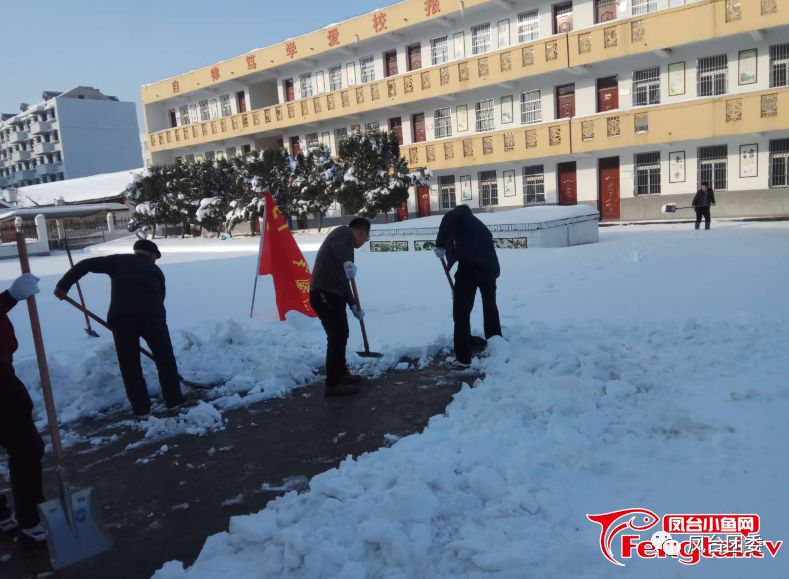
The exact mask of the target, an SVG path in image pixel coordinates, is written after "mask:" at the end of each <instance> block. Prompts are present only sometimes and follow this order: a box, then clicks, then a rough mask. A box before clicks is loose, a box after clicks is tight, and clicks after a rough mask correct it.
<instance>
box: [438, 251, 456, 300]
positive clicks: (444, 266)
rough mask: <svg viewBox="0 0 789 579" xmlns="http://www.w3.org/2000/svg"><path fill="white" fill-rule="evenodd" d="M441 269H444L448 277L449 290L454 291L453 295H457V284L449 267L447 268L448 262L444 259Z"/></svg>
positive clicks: (442, 259)
mask: <svg viewBox="0 0 789 579" xmlns="http://www.w3.org/2000/svg"><path fill="white" fill-rule="evenodd" d="M441 267H443V268H444V274H445V275H446V276H447V281H448V282H449V289H451V290H452V295H455V282H453V281H452V276H451V275H450V274H449V266H447V260H446V258H444V257H442V258H441Z"/></svg>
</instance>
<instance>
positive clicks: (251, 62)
mask: <svg viewBox="0 0 789 579" xmlns="http://www.w3.org/2000/svg"><path fill="white" fill-rule="evenodd" d="M257 67H258V63H257V62H255V55H254V54H248V55H247V70H255V69H256V68H257Z"/></svg>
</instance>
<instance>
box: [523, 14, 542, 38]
mask: <svg viewBox="0 0 789 579" xmlns="http://www.w3.org/2000/svg"><path fill="white" fill-rule="evenodd" d="M539 37H540V19H539V12H538V11H537V10H530V11H529V12H521V13H520V14H518V42H531V41H532V40H537V39H538V38H539Z"/></svg>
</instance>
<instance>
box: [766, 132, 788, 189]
mask: <svg viewBox="0 0 789 579" xmlns="http://www.w3.org/2000/svg"><path fill="white" fill-rule="evenodd" d="M770 187H789V139H775V140H772V141H770Z"/></svg>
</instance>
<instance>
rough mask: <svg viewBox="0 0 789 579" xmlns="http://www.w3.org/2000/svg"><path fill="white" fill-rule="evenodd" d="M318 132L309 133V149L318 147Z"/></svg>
mask: <svg viewBox="0 0 789 579" xmlns="http://www.w3.org/2000/svg"><path fill="white" fill-rule="evenodd" d="M318 143H319V141H318V133H307V150H308V151H309V150H310V149H315V148H317V147H318Z"/></svg>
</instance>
